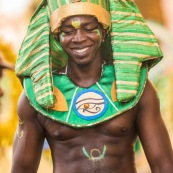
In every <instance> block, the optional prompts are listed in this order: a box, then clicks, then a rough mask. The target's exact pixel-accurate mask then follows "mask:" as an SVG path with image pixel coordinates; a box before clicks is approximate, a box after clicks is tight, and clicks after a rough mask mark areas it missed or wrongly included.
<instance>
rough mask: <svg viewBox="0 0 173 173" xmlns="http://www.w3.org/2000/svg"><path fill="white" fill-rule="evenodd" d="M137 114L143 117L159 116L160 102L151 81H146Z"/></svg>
mask: <svg viewBox="0 0 173 173" xmlns="http://www.w3.org/2000/svg"><path fill="white" fill-rule="evenodd" d="M138 114H139V115H140V114H145V116H147V115H149V114H150V116H151V115H152V116H159V115H160V101H159V97H158V92H157V91H156V89H155V87H154V85H153V84H152V83H151V81H149V80H147V82H146V86H145V89H144V92H143V95H142V97H141V99H140V101H139V110H138Z"/></svg>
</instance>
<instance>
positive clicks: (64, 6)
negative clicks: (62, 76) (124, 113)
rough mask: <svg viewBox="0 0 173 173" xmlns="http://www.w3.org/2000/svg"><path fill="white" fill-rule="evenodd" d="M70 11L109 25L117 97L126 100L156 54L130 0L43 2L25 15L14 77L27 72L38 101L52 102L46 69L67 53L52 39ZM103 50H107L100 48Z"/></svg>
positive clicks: (64, 61) (157, 57) (58, 64)
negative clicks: (143, 67)
mask: <svg viewBox="0 0 173 173" xmlns="http://www.w3.org/2000/svg"><path fill="white" fill-rule="evenodd" d="M73 15H93V16H95V17H96V18H97V19H98V21H99V22H100V23H101V24H102V26H103V28H104V29H109V31H110V32H109V35H110V37H109V36H108V37H107V40H106V41H105V43H104V44H105V46H106V45H107V46H106V47H109V46H108V45H110V39H111V46H112V53H113V60H114V67H115V78H116V88H117V100H118V101H120V102H126V101H128V100H130V99H131V98H133V97H134V96H135V95H136V93H137V91H138V85H139V78H140V67H141V65H142V62H144V61H146V62H148V67H149V68H151V67H152V66H153V65H155V64H156V63H157V62H158V61H159V60H160V59H161V57H162V53H161V51H160V49H159V46H158V43H157V39H156V38H155V36H154V35H153V33H152V32H151V31H150V29H149V28H148V26H147V25H146V22H145V20H144V19H143V17H142V15H141V13H140V12H139V10H138V8H137V6H136V5H135V3H134V2H133V1H132V0H43V1H42V3H41V4H40V5H39V7H38V8H37V10H36V11H35V13H34V15H33V17H32V18H31V21H30V25H29V27H28V32H27V34H26V36H25V38H24V41H23V43H22V46H21V49H20V51H19V56H18V58H17V62H16V74H17V76H18V77H19V78H21V79H22V78H25V77H27V76H30V77H31V78H32V81H33V88H34V93H35V95H36V100H37V102H38V104H39V105H40V106H42V107H44V108H50V107H52V106H53V105H54V102H55V101H54V94H53V81H52V70H54V69H58V68H61V67H63V66H65V65H66V64H67V59H68V56H67V55H66V54H65V52H64V51H63V49H62V47H61V45H60V43H59V42H58V41H57V40H56V39H55V38H54V36H53V35H54V34H56V33H57V32H59V27H60V26H61V23H62V22H63V21H64V20H65V19H66V18H68V17H70V16H73ZM106 51H108V52H109V49H108V50H106Z"/></svg>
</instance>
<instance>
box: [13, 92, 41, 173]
mask: <svg viewBox="0 0 173 173" xmlns="http://www.w3.org/2000/svg"><path fill="white" fill-rule="evenodd" d="M18 116H19V124H18V128H17V131H16V134H15V139H14V145H13V159H12V171H11V173H36V172H37V169H38V165H39V162H40V157H41V153H42V147H43V142H44V130H43V129H42V127H41V125H40V124H39V122H38V120H37V112H36V111H35V110H34V109H33V108H32V107H31V106H30V104H29V102H28V100H27V98H26V97H25V95H24V92H23V93H22V94H21V96H20V98H19V102H18Z"/></svg>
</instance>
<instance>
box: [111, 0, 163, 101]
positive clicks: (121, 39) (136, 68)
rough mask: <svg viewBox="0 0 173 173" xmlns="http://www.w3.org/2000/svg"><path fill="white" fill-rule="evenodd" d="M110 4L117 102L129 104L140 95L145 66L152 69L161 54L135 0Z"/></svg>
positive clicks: (123, 0)
mask: <svg viewBox="0 0 173 173" xmlns="http://www.w3.org/2000/svg"><path fill="white" fill-rule="evenodd" d="M110 4H111V5H110V15H111V23H112V28H111V43H112V49H113V59H114V60H115V61H114V67H115V76H116V88H117V99H118V100H120V101H128V100H129V99H131V98H133V97H134V96H135V95H136V93H137V90H138V86H139V78H140V68H141V65H142V62H144V61H147V63H148V68H151V67H152V66H154V65H155V64H156V63H157V62H158V61H159V60H160V59H161V57H162V52H161V50H160V48H159V46H158V43H157V39H156V38H155V36H154V34H153V33H152V32H151V30H150V29H149V28H148V26H147V24H146V22H145V20H144V18H143V16H142V14H141V13H140V11H139V9H138V8H137V6H136V4H135V3H134V2H133V1H132V0H110Z"/></svg>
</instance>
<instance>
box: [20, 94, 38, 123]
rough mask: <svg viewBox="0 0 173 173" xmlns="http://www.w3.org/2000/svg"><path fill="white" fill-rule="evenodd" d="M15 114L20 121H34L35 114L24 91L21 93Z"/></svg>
mask: <svg viewBox="0 0 173 173" xmlns="http://www.w3.org/2000/svg"><path fill="white" fill-rule="evenodd" d="M17 113H18V116H19V118H20V119H21V120H29V119H30V120H31V119H35V118H36V115H37V112H36V111H35V110H34V109H33V108H32V107H31V105H30V103H29V100H28V99H27V97H26V95H25V93H24V91H22V93H21V95H20V97H19V100H18V106H17Z"/></svg>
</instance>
